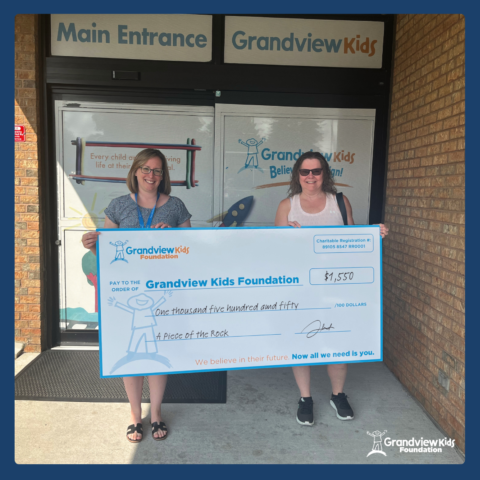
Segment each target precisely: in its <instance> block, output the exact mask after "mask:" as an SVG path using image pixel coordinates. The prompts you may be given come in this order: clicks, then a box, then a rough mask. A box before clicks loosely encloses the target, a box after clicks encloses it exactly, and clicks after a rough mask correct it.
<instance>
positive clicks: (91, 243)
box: [82, 217, 118, 255]
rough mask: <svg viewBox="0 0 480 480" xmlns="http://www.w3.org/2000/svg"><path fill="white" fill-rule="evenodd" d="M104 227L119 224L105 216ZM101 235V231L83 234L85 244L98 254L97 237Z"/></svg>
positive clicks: (114, 226) (112, 226)
mask: <svg viewBox="0 0 480 480" xmlns="http://www.w3.org/2000/svg"><path fill="white" fill-rule="evenodd" d="M103 228H118V225H117V224H116V223H113V222H112V221H111V220H110V219H109V218H108V217H105V223H104V225H103ZM99 235H100V232H87V233H85V234H84V235H83V236H82V243H83V246H84V247H85V248H86V249H88V250H90V251H91V252H92V253H93V254H94V255H97V238H98V236H99Z"/></svg>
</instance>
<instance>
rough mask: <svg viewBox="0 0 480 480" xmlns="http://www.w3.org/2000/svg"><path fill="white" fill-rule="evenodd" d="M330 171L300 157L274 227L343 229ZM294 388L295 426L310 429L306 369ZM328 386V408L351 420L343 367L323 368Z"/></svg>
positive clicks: (319, 159) (313, 157) (319, 161)
mask: <svg viewBox="0 0 480 480" xmlns="http://www.w3.org/2000/svg"><path fill="white" fill-rule="evenodd" d="M336 193H337V190H336V188H335V186H334V181H333V177H332V174H331V172H330V167H329V166H328V163H327V161H326V160H325V158H324V157H323V155H322V154H320V153H318V152H307V153H304V154H303V155H301V156H300V158H299V159H298V160H297V161H296V162H295V165H294V167H293V169H292V177H291V181H290V189H289V191H288V198H286V199H285V200H282V201H281V202H280V205H279V206H278V210H277V214H276V216H275V225H276V226H279V227H285V226H291V227H301V226H322V225H323V226H335V225H343V224H344V223H343V218H342V215H341V213H340V209H339V207H338V204H337V199H336ZM343 198H344V200H345V207H346V210H347V220H348V225H354V221H353V216H352V206H351V205H350V202H349V201H348V199H347V197H345V196H344V197H343ZM380 234H381V235H382V238H383V237H385V235H387V234H388V228H387V227H385V225H380ZM292 368H293V374H294V376H295V380H296V382H297V386H298V388H299V390H300V400H299V402H298V405H299V407H298V411H297V422H298V423H299V424H300V425H308V426H311V425H313V423H314V421H313V400H312V396H311V392H310V367H309V366H303V367H292ZM327 372H328V376H329V377H330V382H331V384H332V396H331V399H330V405H331V406H332V407H333V408H334V409H335V411H336V414H337V418H339V419H340V420H353V418H354V414H353V410H352V408H351V407H350V404H349V403H348V400H347V396H346V395H345V393H344V392H343V386H344V384H345V379H346V377H347V365H346V364H332V365H328V366H327Z"/></svg>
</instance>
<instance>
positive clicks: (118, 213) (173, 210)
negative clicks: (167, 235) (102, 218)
mask: <svg viewBox="0 0 480 480" xmlns="http://www.w3.org/2000/svg"><path fill="white" fill-rule="evenodd" d="M139 208H140V212H141V214H142V217H143V221H144V224H145V225H146V224H147V221H148V217H149V216H150V213H151V211H152V209H151V208H144V207H140V206H139ZM105 215H106V216H107V217H108V218H109V219H110V220H111V221H112V222H113V223H115V224H116V225H118V227H119V228H140V222H139V221H138V213H137V204H136V202H135V200H132V197H131V196H130V195H123V196H122V197H118V198H114V199H113V200H112V201H111V202H110V205H109V206H108V207H107V208H106V209H105ZM191 216H192V215H191V214H190V213H189V212H188V210H187V207H185V204H184V203H183V202H182V201H181V200H180V199H179V198H177V197H170V198H169V199H168V200H167V203H165V204H164V205H162V206H161V207H157V208H156V209H155V214H154V215H153V219H152V225H156V224H157V223H160V222H165V223H168V225H170V226H171V227H173V228H176V227H178V226H179V225H181V224H182V223H183V222H186V221H187V220H188V219H189V218H191Z"/></svg>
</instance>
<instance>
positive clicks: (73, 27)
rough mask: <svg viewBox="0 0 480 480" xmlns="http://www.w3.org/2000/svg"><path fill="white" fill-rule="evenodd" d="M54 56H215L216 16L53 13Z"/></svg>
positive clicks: (186, 58)
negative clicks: (214, 19) (213, 42)
mask: <svg viewBox="0 0 480 480" xmlns="http://www.w3.org/2000/svg"><path fill="white" fill-rule="evenodd" d="M51 32H52V33H51V44H52V55H61V56H71V57H100V58H131V59H139V60H165V61H183V62H192V61H195V62H209V61H210V60H211V59H212V16H211V15H120V14H116V15H96V14H95V15H51Z"/></svg>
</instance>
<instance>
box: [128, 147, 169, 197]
mask: <svg viewBox="0 0 480 480" xmlns="http://www.w3.org/2000/svg"><path fill="white" fill-rule="evenodd" d="M155 157H157V158H159V159H160V160H161V162H162V170H163V178H162V181H161V182H160V185H159V186H158V191H159V192H160V193H164V194H165V195H170V192H171V191H172V186H171V185H170V175H169V173H168V165H167V159H166V158H165V155H164V154H163V153H162V152H161V151H160V150H156V149H153V148H146V149H145V150H142V151H141V152H138V153H137V156H136V157H135V159H134V160H133V163H132V166H131V168H130V171H129V172H128V176H127V187H128V189H129V190H130V191H131V192H132V193H138V180H137V177H136V176H135V173H136V172H137V170H138V169H139V168H141V167H143V166H144V165H145V164H146V163H147V162H148V161H149V160H150V159H151V158H155Z"/></svg>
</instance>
